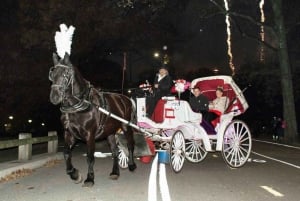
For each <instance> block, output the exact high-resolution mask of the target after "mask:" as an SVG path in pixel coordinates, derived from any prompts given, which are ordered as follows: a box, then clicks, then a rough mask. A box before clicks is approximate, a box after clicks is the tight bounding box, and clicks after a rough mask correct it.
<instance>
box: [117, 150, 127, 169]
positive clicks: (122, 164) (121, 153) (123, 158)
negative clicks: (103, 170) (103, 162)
mask: <svg viewBox="0 0 300 201" xmlns="http://www.w3.org/2000/svg"><path fill="white" fill-rule="evenodd" d="M118 159H119V160H118V161H119V167H120V168H122V169H126V168H128V161H129V158H128V156H127V155H126V153H125V151H124V150H123V149H122V147H120V145H119V154H118Z"/></svg>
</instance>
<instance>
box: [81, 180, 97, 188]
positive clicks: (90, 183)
mask: <svg viewBox="0 0 300 201" xmlns="http://www.w3.org/2000/svg"><path fill="white" fill-rule="evenodd" d="M93 186H94V182H93V181H85V182H84V184H83V185H82V187H85V188H90V187H93Z"/></svg>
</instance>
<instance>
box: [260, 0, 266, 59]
mask: <svg viewBox="0 0 300 201" xmlns="http://www.w3.org/2000/svg"><path fill="white" fill-rule="evenodd" d="M264 3H265V1H264V0H260V2H259V9H260V22H261V23H262V25H261V26H260V39H261V41H262V42H264V41H265V31H264V26H263V23H264V22H265V13H264ZM259 59H260V61H261V62H263V61H264V60H265V50H264V46H263V45H261V46H260V56H259Z"/></svg>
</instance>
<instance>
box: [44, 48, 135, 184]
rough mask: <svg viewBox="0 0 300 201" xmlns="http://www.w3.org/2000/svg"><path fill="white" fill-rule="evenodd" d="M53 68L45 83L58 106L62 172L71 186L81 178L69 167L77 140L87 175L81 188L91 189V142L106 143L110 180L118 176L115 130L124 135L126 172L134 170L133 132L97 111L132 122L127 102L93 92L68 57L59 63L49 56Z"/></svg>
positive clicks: (131, 109)
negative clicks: (83, 147)
mask: <svg viewBox="0 0 300 201" xmlns="http://www.w3.org/2000/svg"><path fill="white" fill-rule="evenodd" d="M53 62H54V66H53V67H52V68H51V69H50V71H49V80H50V81H51V82H52V85H51V92H50V101H51V103H53V104H54V105H57V104H61V107H60V110H61V112H62V115H61V122H62V124H63V126H64V139H65V147H64V158H65V162H66V171H67V174H69V175H70V177H71V179H72V180H74V181H75V183H81V182H82V176H81V174H80V173H79V171H78V170H77V169H76V168H74V167H73V165H72V161H71V159H72V148H73V147H74V145H75V143H76V141H77V140H81V141H84V142H86V144H87V163H88V173H87V178H86V180H85V181H84V185H83V186H87V187H90V186H93V185H94V169H93V166H94V162H95V158H94V152H95V140H103V139H107V140H108V143H109V145H110V148H111V151H112V156H113V168H112V172H111V173H110V177H111V179H117V178H118V177H119V175H120V171H119V165H118V151H119V150H118V146H117V144H116V139H115V133H116V132H117V130H118V129H122V131H123V132H124V134H125V136H126V139H127V143H128V152H129V156H128V157H129V162H128V168H129V170H130V171H133V170H135V168H136V164H135V162H134V159H133V151H134V139H133V130H132V128H131V127H129V126H128V125H127V124H124V123H121V122H119V121H117V120H115V119H113V118H111V117H109V116H107V115H105V114H103V113H101V112H100V111H99V110H98V108H99V107H102V108H105V109H106V110H108V111H110V112H111V113H112V114H115V115H118V116H120V117H122V118H124V119H126V120H128V121H130V120H131V119H132V118H133V115H134V112H135V111H134V106H133V104H132V102H131V100H130V99H129V98H128V97H126V96H124V95H121V94H116V93H108V92H101V91H98V90H97V89H95V88H94V87H93V86H91V85H90V83H89V82H88V81H86V80H85V79H84V78H83V77H82V75H81V74H80V73H79V71H78V69H77V68H76V67H74V66H73V65H72V63H71V62H70V59H69V55H68V54H65V56H64V58H63V59H61V60H59V59H58V57H57V55H56V54H55V53H54V54H53Z"/></svg>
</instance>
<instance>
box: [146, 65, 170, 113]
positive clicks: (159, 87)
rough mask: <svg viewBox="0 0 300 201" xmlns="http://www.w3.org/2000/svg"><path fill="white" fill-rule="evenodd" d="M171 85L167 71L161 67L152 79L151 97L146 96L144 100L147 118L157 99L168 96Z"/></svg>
mask: <svg viewBox="0 0 300 201" xmlns="http://www.w3.org/2000/svg"><path fill="white" fill-rule="evenodd" d="M172 84H173V82H172V79H171V76H170V75H169V72H168V69H167V68H166V67H165V66H161V67H160V68H159V71H158V73H157V74H156V76H155V78H154V82H153V88H152V90H150V93H151V96H148V97H147V99H146V101H147V102H146V104H147V114H148V116H149V117H151V116H152V113H153V111H154V108H155V106H156V103H157V102H158V101H159V99H161V98H162V97H163V96H168V95H170V90H171V87H172Z"/></svg>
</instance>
